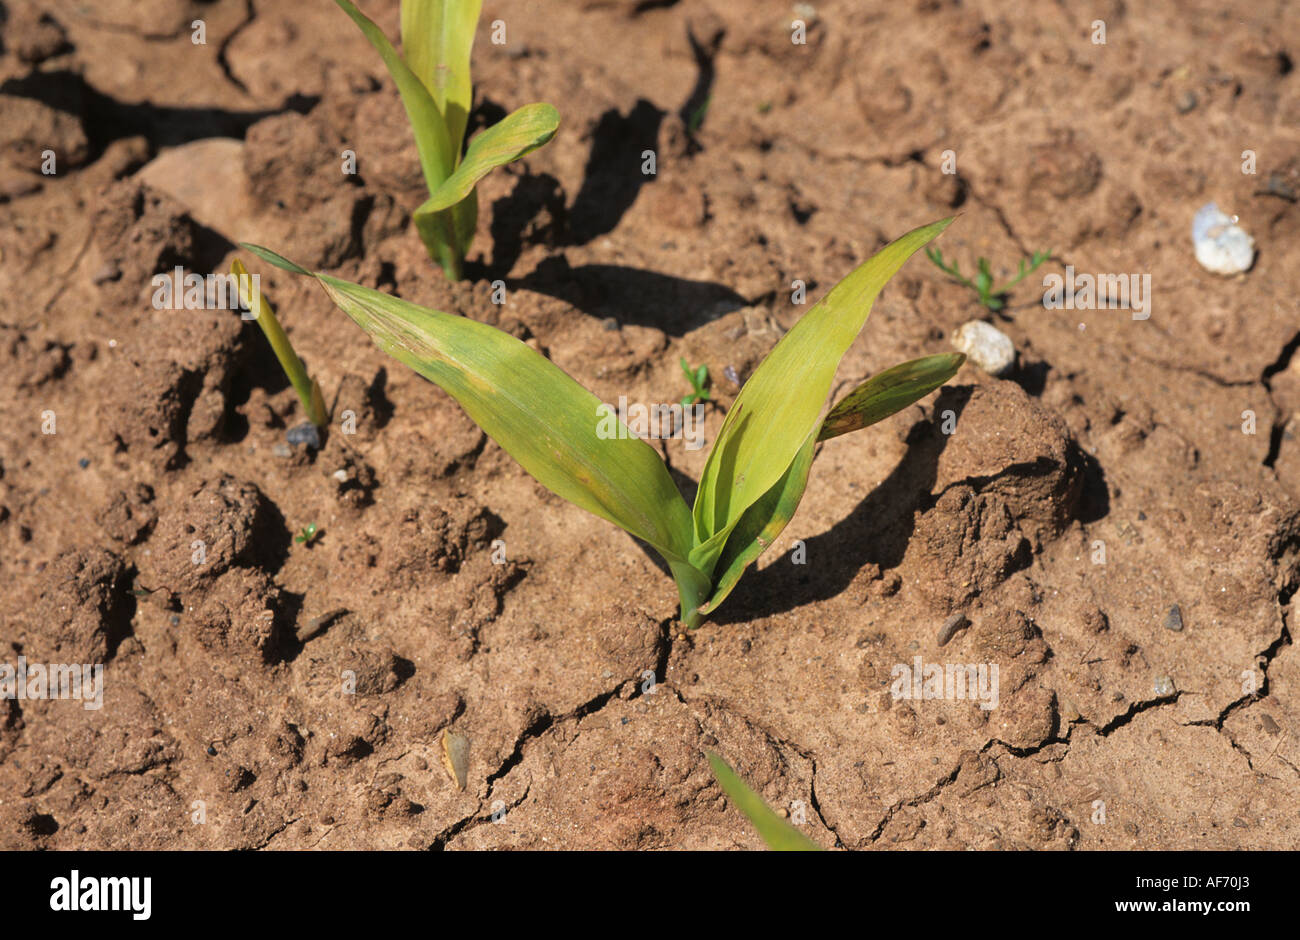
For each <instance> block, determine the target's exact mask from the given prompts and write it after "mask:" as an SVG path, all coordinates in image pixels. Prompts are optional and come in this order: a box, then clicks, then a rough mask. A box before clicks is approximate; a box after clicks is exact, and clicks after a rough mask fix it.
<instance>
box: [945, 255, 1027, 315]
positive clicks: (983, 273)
mask: <svg viewBox="0 0 1300 940" xmlns="http://www.w3.org/2000/svg"><path fill="white" fill-rule="evenodd" d="M925 256H926V257H927V258H929V259H930V260H931V261H933V262H934V265H935V267H937V268H938V269H939V270H940V271H942V272H943V273H944V274H946V275H948V276H949V277H950V278H952V279H953V280H954V281H956V282H957V283H958V284H964V285H965V286H966V287H969V288H970V289H971V290H973V291H974V292H975V293H976V294H978V295H979V299H980V303H982V304H983V305H984V306H985V307H987V308H988V309H990V310H995V311H996V310H1001V309H1002V308H1003V307H1005V306H1006V305H1007V294H1008V293H1010V291H1011V288H1013V287H1015V286H1016V285H1017V284H1019V283H1020V282H1021V281H1023V280H1024V279H1025V278H1027V277H1028V276H1029V275H1031V274H1033V273H1034V271H1036V270H1038V266H1039V265H1041V264H1042V263H1043V262H1044V261H1046V260H1047V259H1048V258H1050V257H1051V256H1052V253H1051V252H1050V251H1036V252H1034V254H1033V257H1031V258H1030V259H1029V260H1028V264H1027V266H1026V261H1025V259H1024V258H1021V259H1020V270H1019V273H1017V274H1016V276H1015V277H1013V278H1012V279H1011V280H1009V281H1007V282H1006V283H1005V284H1003V285H1002V286H1001V287H996V288H995V287H994V286H993V272H992V271H991V270H990V269H989V259H988V258H980V259H979V260H978V261H977V262H976V265H977V266H978V268H979V273H978V274H976V275H975V280H973V281H972V280H971V279H970V278H968V277H966V276H965V275H963V274H962V273H961V272H960V271H959V270H957V261H956V259H953V262H952V264H948V263H947V262H945V261H944V260H943V252H941V251H940V250H939V249H938V247H934V248H927V249H925Z"/></svg>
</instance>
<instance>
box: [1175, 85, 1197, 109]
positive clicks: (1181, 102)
mask: <svg viewBox="0 0 1300 940" xmlns="http://www.w3.org/2000/svg"><path fill="white" fill-rule="evenodd" d="M1196 101H1197V99H1196V92H1194V91H1185V92H1183V93H1182V94H1181V95H1179V96H1178V105H1177V107H1178V113H1179V114H1186V113H1187V112H1188V111H1194V110H1196Z"/></svg>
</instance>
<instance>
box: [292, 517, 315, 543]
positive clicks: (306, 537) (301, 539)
mask: <svg viewBox="0 0 1300 940" xmlns="http://www.w3.org/2000/svg"><path fill="white" fill-rule="evenodd" d="M319 534H320V527H319V526H317V525H316V523H314V522H313V523H311V524H310V525H305V526H303V527H302V531H300V532H299V533H298V534H297V535H295V536H294V537H293V540H294V542H295V543H296V544H298V545H311V543H312V542H313V541H315V539H316V536H317V535H319Z"/></svg>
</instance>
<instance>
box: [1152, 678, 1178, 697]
mask: <svg viewBox="0 0 1300 940" xmlns="http://www.w3.org/2000/svg"><path fill="white" fill-rule="evenodd" d="M1151 691H1153V692H1154V693H1155V694H1156V697H1157V698H1168V697H1169V696H1171V695H1173V694H1174V680H1173V679H1171V678H1169V677H1168V676H1156V681H1155V682H1153V683H1152V684H1151Z"/></svg>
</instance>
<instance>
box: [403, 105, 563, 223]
mask: <svg viewBox="0 0 1300 940" xmlns="http://www.w3.org/2000/svg"><path fill="white" fill-rule="evenodd" d="M559 126H560V112H558V111H556V110H555V108H553V107H552V106H551V105H549V104H545V103H541V102H539V103H537V104H526V105H524V106H523V107H522V108H520V109H519V110H518V111H515V112H514V113H512V114H510V115H508V116H507V117H505V118H502V120H501V121H500V122H498V123H497V124H494V125H492V126H491V127H489V128H488V129H487V130H485V131H484V132H483V133H481V134H479V135H478V136H477V137H475V138H474V139H473V140H472V141H471V142H470V145H469V150H467V151H466V152H465V159H464V160H462V161H461V162H460V166H458V167H457V168H456V172H454V173H452V174H451V175H450V176H449V177H447V179H446V180H445V181H444V182H443V183H442V185H440V186H438V187H436V188H435V187H430V188H429V200H428V202H426V203H425V204H424V205H422V206H421V207H420V208H419V209H417V210H416V213H415V214H416V218H417V220H418V218H419V217H420V216H421V215H428V214H429V213H433V212H437V211H439V210H441V209H446V208H449V207H451V206H454V205H456V204H457V203H458V202H460V201H461V200H462V199H464V198H465V197H466V196H468V195H469V194H470V193H471V192H473V190H474V186H475V184H477V183H478V181H479V180H481V179H482V178H483V177H485V176H487V175H488V173H490V172H492V170H494V169H496V168H497V167H499V166H504V165H505V164H507V163H510V162H511V161H514V160H518V159H519V158H520V157H522V156H524V154H526V153H529V152H531V151H533V150H536V149H537V148H538V147H540V146H542V145H543V144H545V143H546V142H547V141H549V140H550V139H551V138H552V137H554V136H555V131H556V130H557V129H558V128H559Z"/></svg>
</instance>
